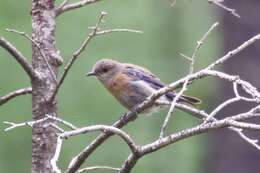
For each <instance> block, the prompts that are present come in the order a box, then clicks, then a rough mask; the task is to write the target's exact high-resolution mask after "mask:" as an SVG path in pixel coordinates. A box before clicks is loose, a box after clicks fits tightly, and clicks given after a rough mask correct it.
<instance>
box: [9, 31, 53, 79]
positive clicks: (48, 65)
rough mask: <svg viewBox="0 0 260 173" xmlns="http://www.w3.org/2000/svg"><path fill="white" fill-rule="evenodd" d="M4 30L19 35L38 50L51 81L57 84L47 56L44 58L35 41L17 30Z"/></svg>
mask: <svg viewBox="0 0 260 173" xmlns="http://www.w3.org/2000/svg"><path fill="white" fill-rule="evenodd" d="M5 30H6V31H8V32H12V33H15V34H18V35H21V36H22V37H24V38H26V39H27V40H29V41H30V42H31V43H32V44H34V45H35V46H36V47H37V48H38V50H39V52H40V54H41V56H42V58H43V60H44V62H45V63H46V65H47V68H48V70H49V71H50V73H51V77H52V79H53V80H54V81H55V82H57V81H56V75H55V74H54V72H53V70H52V68H51V66H50V64H49V62H48V60H47V56H46V55H45V53H44V52H43V51H42V49H41V47H40V46H39V44H38V43H37V42H36V41H34V40H33V39H32V38H31V37H30V36H29V35H28V34H26V33H25V32H21V31H17V30H14V29H9V28H7V29H5Z"/></svg>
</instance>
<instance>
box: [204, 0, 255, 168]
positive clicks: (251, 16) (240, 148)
mask: <svg viewBox="0 0 260 173" xmlns="http://www.w3.org/2000/svg"><path fill="white" fill-rule="evenodd" d="M225 4H226V5H227V6H228V7H231V8H235V9H236V10H237V12H238V13H239V14H240V15H241V19H237V18H236V17H234V16H233V15H231V14H229V13H226V12H225V11H223V16H222V19H223V32H224V40H223V41H224V42H223V46H224V47H223V49H224V51H225V52H228V51H229V50H231V49H233V48H234V47H236V46H238V45H239V44H241V43H242V42H244V41H245V40H247V39H249V38H250V37H252V36H253V35H255V34H258V33H259V32H260V22H259V11H260V1H259V0H246V1H245V0H235V1H234V0H233V1H232V0H229V1H228V0H227V1H225ZM259 50H260V44H259V43H258V42H257V43H255V44H254V45H252V46H250V47H249V48H248V49H246V50H244V51H243V52H241V53H240V54H239V55H237V56H236V57H235V58H233V59H232V61H228V62H226V63H225V64H224V71H225V72H228V73H230V74H238V75H240V77H241V78H242V79H246V80H247V81H249V82H251V83H252V84H253V85H254V86H256V87H258V88H259V87H260V80H259V74H260V68H259V66H260V58H259V57H260V51H259ZM230 87H232V86H230V85H225V84H223V85H222V88H221V90H220V94H221V96H220V97H219V98H220V99H221V100H224V99H227V98H230V97H232V96H234V94H233V93H232V92H230V91H231V90H232V89H231V88H230ZM248 109H249V105H248V104H245V103H242V102H241V103H238V104H236V105H234V106H231V107H229V108H227V109H225V110H224V111H222V112H221V113H220V114H219V115H220V116H224V115H229V114H230V113H231V114H232V113H234V112H236V113H237V112H243V111H245V110H248ZM254 123H256V122H254ZM247 134H248V133H247ZM250 136H252V137H254V138H256V139H259V135H258V136H257V135H256V134H254V133H250ZM212 140H213V146H212V150H211V151H212V154H211V157H210V158H209V164H208V165H209V168H208V170H207V171H205V172H211V173H223V172H230V173H231V172H234V173H246V172H250V173H258V172H259V170H260V164H259V161H260V154H259V151H257V149H256V148H254V147H252V146H250V145H248V144H247V143H246V142H245V141H243V140H242V139H241V138H240V137H238V135H236V134H234V133H231V132H229V131H228V130H223V131H218V132H216V133H214V136H213V138H212Z"/></svg>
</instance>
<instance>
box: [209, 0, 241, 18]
mask: <svg viewBox="0 0 260 173" xmlns="http://www.w3.org/2000/svg"><path fill="white" fill-rule="evenodd" d="M208 2H209V3H210V4H215V5H216V6H219V7H220V8H222V9H224V10H226V11H227V12H229V13H231V14H233V15H234V16H235V17H238V18H240V17H241V16H240V15H239V14H237V12H236V9H232V8H228V7H227V6H225V5H223V4H222V3H221V2H219V0H208Z"/></svg>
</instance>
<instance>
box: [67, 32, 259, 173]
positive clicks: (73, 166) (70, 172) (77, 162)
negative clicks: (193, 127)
mask: <svg viewBox="0 0 260 173" xmlns="http://www.w3.org/2000/svg"><path fill="white" fill-rule="evenodd" d="M259 38H260V34H258V35H256V36H254V37H252V38H251V39H249V40H248V41H246V42H244V43H243V44H242V45H241V46H239V47H237V48H236V49H234V50H232V51H231V52H229V53H228V54H226V55H224V56H223V57H221V58H220V59H219V60H217V61H216V62H214V63H212V64H211V65H209V67H206V68H205V69H203V70H200V71H198V72H196V73H194V74H192V75H189V76H188V78H189V81H190V83H191V82H192V81H195V80H198V79H201V78H203V77H206V76H215V77H219V78H220V79H224V80H227V81H230V82H235V81H236V82H238V84H239V85H241V86H242V88H244V89H245V91H246V92H249V93H250V94H251V95H252V96H255V97H253V98H256V99H257V98H260V97H259V92H258V91H257V90H256V88H255V87H253V86H252V85H251V84H250V83H248V82H246V81H243V80H241V79H239V80H238V79H237V76H232V75H228V74H225V73H221V72H217V71H210V70H209V69H212V68H214V67H215V66H216V65H218V64H221V63H223V62H225V61H226V60H227V59H230V58H231V57H233V56H234V55H235V54H237V53H239V52H240V51H242V50H243V49H245V48H246V47H248V46H249V45H251V44H252V43H254V42H256V41H257V40H258V39H259ZM186 80H187V76H186V77H184V78H182V79H180V80H178V81H176V82H173V83H171V84H169V85H167V86H166V87H164V88H161V89H159V90H158V91H157V92H155V93H154V94H152V95H151V96H150V97H149V98H147V100H145V101H144V102H143V103H141V104H140V105H138V106H137V107H136V110H135V112H128V113H127V114H126V115H125V116H123V117H122V118H121V119H119V120H118V121H117V122H115V123H114V125H113V126H114V127H117V128H121V127H123V126H124V125H126V124H127V123H128V122H130V121H131V120H134V119H135V118H136V113H139V112H142V111H143V110H145V109H146V108H148V107H150V106H152V105H153V103H154V102H155V101H156V100H157V99H158V98H159V97H161V96H163V95H164V94H165V93H167V92H169V91H172V90H174V89H175V88H178V87H179V86H182V85H183V84H184V82H185V81H186ZM190 83H189V84H190ZM182 108H183V109H184V110H185V111H187V112H189V113H192V115H195V116H199V115H201V116H204V117H205V114H204V112H203V111H195V112H193V110H194V109H195V108H189V109H188V108H187V106H186V105H185V106H183V107H182ZM195 110H196V109H195ZM200 113H201V114H200ZM206 115H207V114H206ZM110 136H112V135H111V134H101V135H99V136H98V137H97V138H96V139H95V140H93V141H92V142H91V143H90V144H89V145H88V146H86V147H85V148H84V149H83V151H82V152H81V153H79V154H78V155H77V156H75V157H74V158H73V159H72V160H71V162H70V164H69V166H68V168H67V170H66V171H65V172H66V173H74V172H75V171H77V170H78V169H79V167H80V166H81V165H82V164H83V163H84V161H85V160H86V159H87V158H88V157H89V155H90V154H91V153H92V152H94V151H95V149H96V148H97V147H98V146H100V145H101V144H102V143H103V142H104V141H106V140H107V139H108V138H109V137H110Z"/></svg>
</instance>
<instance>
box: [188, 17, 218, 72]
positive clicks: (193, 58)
mask: <svg viewBox="0 0 260 173" xmlns="http://www.w3.org/2000/svg"><path fill="white" fill-rule="evenodd" d="M218 24H219V23H218V22H215V23H214V24H213V25H212V26H211V27H210V28H209V30H208V31H207V32H206V33H205V34H204V35H203V36H202V38H201V39H200V40H199V41H197V46H196V47H195V49H194V51H193V54H192V56H191V60H192V61H191V64H190V74H191V73H193V71H194V63H195V60H196V56H197V53H198V51H199V49H200V47H201V46H202V44H203V42H204V41H205V40H206V38H207V37H208V36H209V34H210V33H211V32H212V31H213V29H215V28H216V27H217V26H218Z"/></svg>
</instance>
